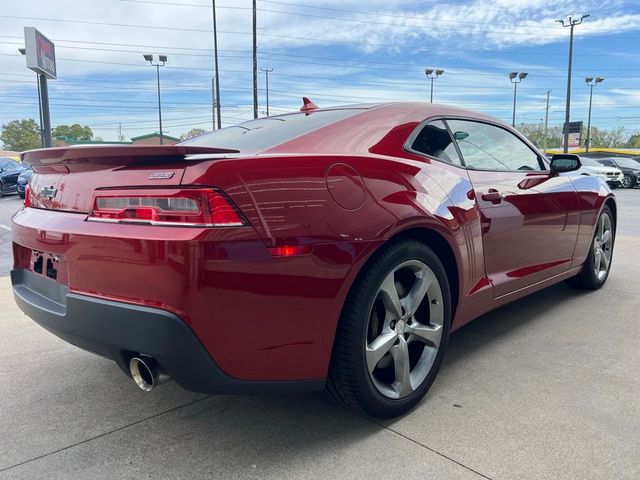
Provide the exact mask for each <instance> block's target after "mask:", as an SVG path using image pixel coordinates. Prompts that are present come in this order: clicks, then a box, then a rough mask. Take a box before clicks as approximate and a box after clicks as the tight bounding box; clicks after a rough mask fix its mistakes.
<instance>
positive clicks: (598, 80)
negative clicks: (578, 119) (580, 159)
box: [584, 77, 604, 153]
mask: <svg viewBox="0 0 640 480" xmlns="http://www.w3.org/2000/svg"><path fill="white" fill-rule="evenodd" d="M594 80H595V82H594ZM584 81H585V82H587V85H589V89H590V92H589V120H588V121H587V140H586V141H585V142H584V146H585V153H588V152H589V147H590V146H591V145H590V143H591V102H592V100H593V87H595V86H596V85H598V84H599V83H601V82H604V78H602V77H596V78H595V79H594V78H593V77H586V78H585V79H584Z"/></svg>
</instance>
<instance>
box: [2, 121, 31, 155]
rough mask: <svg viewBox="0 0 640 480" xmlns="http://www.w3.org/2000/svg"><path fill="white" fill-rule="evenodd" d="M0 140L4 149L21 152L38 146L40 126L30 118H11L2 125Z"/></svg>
mask: <svg viewBox="0 0 640 480" xmlns="http://www.w3.org/2000/svg"><path fill="white" fill-rule="evenodd" d="M0 140H2V143H3V144H4V148H5V149H6V150H15V151H17V152H22V151H24V150H31V149H32V148H38V147H39V146H40V127H38V124H37V123H36V121H35V120H33V119H32V118H24V119H22V120H13V121H11V122H9V123H5V124H4V125H2V133H0Z"/></svg>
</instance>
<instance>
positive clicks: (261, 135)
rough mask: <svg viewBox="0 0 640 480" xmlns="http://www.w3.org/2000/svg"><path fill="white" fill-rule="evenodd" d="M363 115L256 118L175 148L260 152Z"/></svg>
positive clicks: (357, 110)
mask: <svg viewBox="0 0 640 480" xmlns="http://www.w3.org/2000/svg"><path fill="white" fill-rule="evenodd" d="M363 111H364V110H363V109H360V108H350V109H342V110H320V111H317V112H312V113H310V114H305V113H294V114H290V115H281V116H277V117H265V118H259V119H257V120H250V121H248V122H244V123H240V124H238V125H234V126H233V127H226V128H223V129H222V130H216V131H214V132H211V133H205V134H204V135H200V136H199V137H195V138H191V139H189V140H186V141H184V142H181V143H180V144H179V145H195V146H201V147H219V148H232V149H235V150H240V151H241V152H247V151H261V150H266V149H268V148H271V147H274V146H276V145H279V144H281V143H284V142H287V141H289V140H292V139H294V138H296V137H299V136H300V135H304V134H306V133H309V132H311V131H313V130H317V129H318V128H322V127H324V126H326V125H329V124H331V123H334V122H337V121H340V120H344V119H345V118H349V117H351V116H353V115H356V114H358V113H361V112H363Z"/></svg>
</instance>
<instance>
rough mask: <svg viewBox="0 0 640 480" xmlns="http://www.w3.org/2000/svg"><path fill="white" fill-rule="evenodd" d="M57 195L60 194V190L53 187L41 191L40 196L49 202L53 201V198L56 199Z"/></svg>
mask: <svg viewBox="0 0 640 480" xmlns="http://www.w3.org/2000/svg"><path fill="white" fill-rule="evenodd" d="M57 193H58V189H57V188H53V186H51V187H44V188H43V189H42V190H40V196H41V197H44V198H46V199H48V200H53V197H55V196H56V194H57Z"/></svg>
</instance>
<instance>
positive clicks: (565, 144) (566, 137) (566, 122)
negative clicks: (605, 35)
mask: <svg viewBox="0 0 640 480" xmlns="http://www.w3.org/2000/svg"><path fill="white" fill-rule="evenodd" d="M587 17H589V15H588V14H587V15H583V16H582V17H580V20H574V18H573V16H572V15H568V17H567V20H566V22H565V20H556V22H558V23H559V24H561V25H562V26H563V27H569V28H570V30H571V31H570V34H569V68H568V71H567V104H566V107H565V113H564V127H563V129H562V131H563V134H564V135H563V140H562V143H563V149H562V151H563V152H564V153H568V152H569V120H570V116H571V68H572V66H573V27H575V26H576V25H580V24H581V23H582V22H583V21H584V19H585V18H587Z"/></svg>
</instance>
